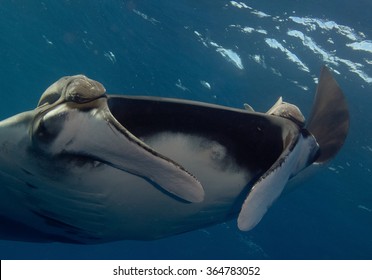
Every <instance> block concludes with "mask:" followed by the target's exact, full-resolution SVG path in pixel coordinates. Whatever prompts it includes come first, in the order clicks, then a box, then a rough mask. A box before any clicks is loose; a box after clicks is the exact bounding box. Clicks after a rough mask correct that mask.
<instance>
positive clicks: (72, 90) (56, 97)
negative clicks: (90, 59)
mask: <svg viewBox="0 0 372 280" xmlns="http://www.w3.org/2000/svg"><path fill="white" fill-rule="evenodd" d="M105 93H106V90H105V88H104V87H103V85H102V84H101V83H99V82H97V81H94V80H91V79H89V78H87V77H86V76H84V75H75V76H66V77H63V78H61V79H59V80H58V81H57V82H55V83H54V84H52V85H51V86H50V87H48V88H47V89H46V90H45V92H44V93H43V95H42V96H41V97H40V100H39V103H38V105H37V106H38V107H40V106H43V105H45V104H48V105H52V104H55V103H56V102H58V103H61V102H75V103H87V102H90V101H92V100H95V99H97V98H100V97H102V96H104V95H105Z"/></svg>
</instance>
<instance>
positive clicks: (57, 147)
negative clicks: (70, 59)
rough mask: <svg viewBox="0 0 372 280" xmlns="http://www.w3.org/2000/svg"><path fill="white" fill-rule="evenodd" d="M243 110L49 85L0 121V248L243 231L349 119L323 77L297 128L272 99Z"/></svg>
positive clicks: (323, 155)
mask: <svg viewBox="0 0 372 280" xmlns="http://www.w3.org/2000/svg"><path fill="white" fill-rule="evenodd" d="M244 107H245V108H242V109H238V108H230V107H225V106H220V105H215V104H207V103H202V102H196V101H189V100H182V99H172V98H161V97H149V96H125V95H111V94H107V93H106V90H105V88H104V86H103V85H102V84H101V83H99V82H97V81H94V80H92V79H89V78H87V77H86V76H83V75H75V76H67V77H63V78H61V79H59V80H58V81H57V82H55V83H54V84H52V85H51V86H50V87H49V88H47V89H46V91H45V92H44V93H43V94H42V96H41V98H40V101H39V103H38V104H37V107H36V108H35V109H34V110H31V111H27V112H23V113H20V114H17V115H15V116H12V117H10V118H8V119H5V120H3V121H1V122H0V238H1V239H8V240H19V241H28V242H68V243H84V244H94V243H104V242H111V241H116V240H123V239H132V240H133V239H136V240H152V239H157V238H164V237H167V236H171V235H175V234H179V233H183V232H187V231H191V230H195V229H200V228H204V227H207V226H209V225H213V224H217V223H222V222H224V221H227V220H230V219H237V226H238V228H239V229H240V230H242V231H248V230H251V229H253V228H254V227H255V226H256V225H257V224H258V223H259V222H260V220H261V219H262V218H263V217H264V215H265V213H266V212H267V210H268V208H269V207H270V206H271V205H272V204H273V203H274V201H275V200H276V199H278V198H279V196H280V195H281V194H282V192H283V190H284V189H285V187H286V184H287V182H288V181H289V180H291V179H292V178H293V177H294V176H296V175H297V174H298V173H299V172H300V171H302V170H303V169H305V168H306V167H308V166H311V165H314V164H321V163H325V162H327V161H329V160H330V159H331V158H333V157H334V156H335V155H336V154H337V152H338V151H339V150H340V148H341V147H342V145H343V143H344V141H345V138H346V136H347V133H348V128H349V113H348V108H347V103H346V101H345V98H344V95H343V93H342V91H341V89H340V87H339V86H338V84H337V83H336V81H335V79H334V78H333V77H332V75H331V73H330V71H329V70H328V69H327V68H326V67H324V68H323V69H322V71H321V74H320V78H319V82H318V87H317V91H316V94H315V98H314V104H313V107H312V111H311V114H310V117H309V118H308V120H307V121H305V118H304V116H303V114H302V113H301V111H300V109H299V108H298V107H297V106H295V105H293V104H289V103H286V102H284V101H283V100H282V98H279V100H278V102H276V103H275V104H274V106H272V107H271V108H270V109H269V110H268V111H267V112H265V113H260V112H255V111H254V110H253V109H252V107H251V106H249V105H248V104H245V106H244Z"/></svg>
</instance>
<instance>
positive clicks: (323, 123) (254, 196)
mask: <svg viewBox="0 0 372 280" xmlns="http://www.w3.org/2000/svg"><path fill="white" fill-rule="evenodd" d="M348 129H349V111H348V107H347V103H346V100H345V97H344V95H343V93H342V91H341V89H340V87H339V86H338V84H337V82H336V80H335V79H334V78H333V77H332V75H331V73H330V71H329V70H328V69H327V68H326V67H323V68H322V70H321V73H320V78H319V82H318V88H317V91H316V95H315V98H314V104H313V107H312V112H311V114H310V117H309V120H308V123H307V125H306V126H305V129H303V131H302V132H301V133H300V135H299V136H298V137H296V138H295V139H294V140H292V143H290V144H289V145H287V147H285V148H284V150H283V152H282V154H281V155H280V157H279V158H278V159H277V161H276V162H275V163H274V164H273V165H272V166H271V167H270V168H269V170H268V171H266V172H265V174H264V175H262V177H261V178H260V179H259V180H258V181H257V182H256V183H255V184H254V186H253V187H252V189H251V191H250V193H249V194H248V196H247V198H246V199H245V201H244V203H243V205H242V208H241V211H240V213H239V217H238V227H239V229H240V230H243V231H248V230H251V229H252V228H254V227H255V226H256V225H257V224H258V223H259V221H260V220H261V219H262V217H263V216H264V214H265V213H266V211H267V210H268V208H269V207H270V206H271V204H272V203H273V202H274V201H275V200H276V199H277V198H278V197H279V196H280V194H281V193H282V191H283V189H284V187H285V185H286V183H287V182H288V180H289V179H290V178H291V177H292V176H294V175H296V174H297V173H298V172H299V171H300V170H301V169H303V168H305V167H306V166H308V165H310V164H312V163H324V162H326V161H328V160H330V159H331V158H332V157H334V156H335V155H336V154H337V152H338V151H339V150H340V148H341V147H342V145H343V143H344V141H345V139H346V136H347V133H348ZM304 158H306V160H304Z"/></svg>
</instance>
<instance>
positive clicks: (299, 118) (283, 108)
mask: <svg viewBox="0 0 372 280" xmlns="http://www.w3.org/2000/svg"><path fill="white" fill-rule="evenodd" d="M266 114H268V115H273V116H278V117H282V118H285V119H289V120H291V121H293V122H294V123H296V124H297V125H298V126H300V127H303V126H304V125H305V117H304V115H303V114H302V113H301V111H300V109H299V108H298V107H297V106H296V105H293V104H290V103H287V102H284V101H283V99H282V97H280V98H279V99H278V101H277V102H276V103H275V104H274V105H273V106H272V107H271V108H270V109H269V111H267V112H266Z"/></svg>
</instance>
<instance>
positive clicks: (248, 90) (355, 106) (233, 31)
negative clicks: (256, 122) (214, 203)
mask: <svg viewBox="0 0 372 280" xmlns="http://www.w3.org/2000/svg"><path fill="white" fill-rule="evenodd" d="M237 2H239V1H237ZM243 2H244V3H245V4H246V5H247V6H249V7H251V8H252V9H250V8H244V7H242V6H240V7H241V8H239V7H238V6H239V5H236V4H234V3H233V2H232V1H227V0H224V1H222V0H213V1H212V0H211V1H200V0H177V1H173V0H157V1H152V0H133V1H119V0H110V1H108V0H81V1H79V0H70V1H68V0H64V1H62V0H59V1H52V0H50V1H48V0H45V1H37V0H35V1H26V0H23V1H16V0H14V1H11V0H0V63H1V64H0V86H1V91H0V97H1V102H0V118H1V119H3V118H6V117H9V116H11V115H14V114H16V113H18V112H21V111H25V110H30V109H32V108H34V107H35V105H36V104H37V101H38V99H39V97H40V95H41V93H42V92H43V91H44V90H45V88H46V87H48V86H49V85H50V84H51V83H52V82H54V81H55V80H57V79H58V78H59V77H61V76H64V75H73V74H78V73H82V74H85V75H87V76H89V77H91V78H93V79H95V80H98V81H100V82H102V83H103V84H104V85H105V87H106V89H107V91H108V92H109V93H122V94H133V95H136V94H140V95H157V96H168V97H181V98H188V99H194V100H200V101H206V102H211V103H218V104H223V105H228V106H234V107H242V104H243V103H244V102H247V103H249V104H251V105H252V106H253V107H254V108H255V109H257V110H258V111H265V110H267V109H268V108H269V107H270V106H271V105H272V104H273V103H274V102H275V101H276V98H277V97H279V96H283V98H284V99H285V100H287V101H289V102H292V103H295V104H297V105H298V106H299V107H300V108H301V109H302V111H303V112H304V114H305V115H306V114H308V112H309V110H310V107H311V102H312V98H313V93H314V91H315V88H316V83H315V80H314V78H316V77H317V76H318V73H319V71H320V68H321V66H322V65H323V64H324V63H326V64H327V65H328V66H330V67H331V68H332V69H333V71H335V77H336V79H337V80H338V82H339V84H340V86H341V87H342V88H343V90H344V92H345V95H346V96H347V99H348V102H349V106H350V112H351V129H350V135H349V137H348V139H347V142H346V144H345V146H344V148H343V149H342V151H341V152H340V153H339V154H338V156H337V157H336V158H335V159H334V160H333V161H332V162H331V163H330V164H329V165H327V166H325V167H324V168H323V169H321V170H320V171H319V172H318V173H316V174H315V175H313V176H312V177H307V178H306V179H304V180H303V181H302V182H301V187H299V188H297V189H296V190H295V191H293V192H290V193H288V194H287V195H285V196H283V197H282V198H280V199H279V200H278V201H277V202H276V203H275V205H274V206H273V207H272V208H271V209H270V211H269V213H268V214H267V215H266V216H265V218H264V219H263V221H262V222H261V223H260V224H259V226H257V227H256V228H255V229H254V230H252V231H251V232H248V233H242V232H239V231H238V230H237V227H236V222H235V221H231V222H228V223H225V224H221V225H217V226H214V227H211V228H206V229H204V230H198V231H194V232H190V233H187V234H182V235H179V236H175V237H172V238H167V239H163V240H158V241H152V242H138V241H121V242H116V243H111V244H103V245H89V246H82V245H66V244H32V243H22V242H10V241H0V258H1V259H19V258H25V259H29V258H37V259H55V258H57V259H80V258H84V259H185V258H186V259H371V258H372V179H371V175H372V171H371V170H372V164H371V162H372V160H371V156H372V132H371V123H372V121H371V120H372V113H371V108H372V78H371V77H372V47H371V44H372V42H371V38H372V19H371V16H370V12H371V10H372V4H371V2H370V1H368V0H364V1H361V0H355V1H339V0H338V1H336V0H332V1H323V0H322V1H320V0H317V1H314V0H312V1H289V0H287V1H248V0H244V1H243ZM273 3H274V4H273ZM279 3H280V4H279ZM258 12H264V13H265V14H266V15H267V16H264V17H260V14H259V13H258ZM261 15H262V14H261ZM291 16H292V17H298V18H302V19H304V18H307V19H308V21H307V22H308V24H307V25H306V24H305V23H304V24H301V23H298V22H295V21H294V20H293V18H292V19H291V18H290V17H291ZM317 21H318V22H326V21H333V22H334V24H333V28H328V29H327V28H324V27H323V28H322V27H321V26H320V25H319V24H316V22H317ZM310 23H312V24H313V26H311V24H310ZM244 27H251V28H254V29H255V31H253V32H252V33H244V32H242V28H244ZM348 28H350V29H348ZM260 30H261V32H257V31H260ZM263 30H264V31H265V32H262V31H263ZM289 30H297V31H300V32H302V34H304V35H305V36H307V38H311V40H312V42H315V43H316V46H318V47H319V48H318V49H316V48H315V49H314V48H310V47H309V46H310V43H309V40H307V41H304V43H303V42H302V41H301V40H300V39H299V38H297V37H293V36H289V35H288V33H287V32H288V31H289ZM341 30H343V31H341ZM195 31H196V32H195ZM348 34H349V35H350V34H354V35H356V38H349V37H350V36H349V37H348V36H347V35H348ZM268 38H270V39H275V40H276V41H277V42H278V43H280V44H281V45H282V49H280V48H276V49H274V48H272V47H270V46H269V45H268V44H267V42H266V40H267V39H268ZM360 42H364V43H366V44H365V46H366V47H364V49H363V50H356V49H353V48H351V47H350V46H348V45H347V44H351V43H360ZM221 50H225V51H226V50H231V51H233V52H234V53H235V54H237V55H239V57H240V59H241V63H242V65H243V67H244V68H243V69H240V68H239V67H237V65H236V62H235V63H234V62H232V61H231V60H229V59H228V57H223V56H222V55H221ZM319 50H322V51H324V52H325V53H326V54H327V55H328V56H327V55H326V56H324V55H322V53H321V52H319ZM222 52H223V51H222ZM111 53H112V54H113V55H111V56H110V54H111ZM230 53H232V52H230ZM293 54H294V55H296V57H297V59H298V60H300V61H301V62H302V63H303V64H304V65H306V67H307V68H308V69H309V71H308V72H307V71H304V70H302V68H301V67H300V66H299V64H297V63H295V62H293V61H291V60H290V59H289V58H291V57H292V58H293ZM323 54H324V53H323ZM291 55H292V56H291ZM325 57H328V58H329V59H330V60H329V61H328V62H327V61H325V60H327V59H325ZM332 61H333V62H332ZM361 71H362V72H363V73H362V72H361ZM278 73H280V75H278ZM201 81H206V82H208V83H209V84H210V86H211V88H210V89H208V88H207V87H205V86H203V85H202V83H201ZM177 85H178V86H177ZM182 87H183V89H182ZM304 87H307V88H304ZM0 187H1V186H0ZM0 230H1V229H0Z"/></svg>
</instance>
